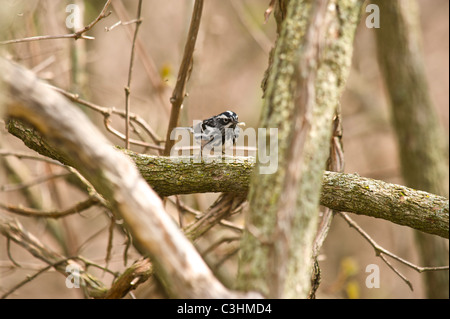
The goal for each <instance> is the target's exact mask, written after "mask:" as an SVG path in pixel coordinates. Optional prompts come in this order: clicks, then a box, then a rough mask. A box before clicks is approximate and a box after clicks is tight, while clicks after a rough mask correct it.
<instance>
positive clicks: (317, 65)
mask: <svg viewBox="0 0 450 319" xmlns="http://www.w3.org/2000/svg"><path fill="white" fill-rule="evenodd" d="M361 4H362V2H361V1H352V0H350V1H329V2H328V1H302V0H290V1H277V10H276V12H275V16H276V18H277V22H279V23H280V21H281V20H282V22H281V27H279V28H278V30H280V34H279V38H278V40H277V43H276V47H275V49H274V50H273V52H272V53H271V65H270V66H269V70H268V72H267V73H266V77H265V80H264V81H263V87H267V89H266V91H265V100H264V105H263V110H262V120H261V124H260V126H261V127H265V128H270V127H276V128H278V137H274V136H270V138H272V139H273V138H277V139H278V153H277V154H276V156H278V170H277V171H276V172H275V173H274V174H258V172H259V167H262V166H263V165H262V164H260V163H258V161H257V164H256V168H255V170H254V173H253V179H252V181H251V184H250V191H249V202H250V205H249V206H250V212H249V215H248V216H247V218H246V231H245V232H244V236H243V239H242V244H241V254H240V261H239V278H238V283H239V285H240V288H241V289H244V290H253V289H254V290H257V291H260V292H262V293H263V294H265V295H267V296H269V297H272V298H305V297H307V295H308V292H309V286H310V276H311V273H310V270H311V252H312V242H313V239H314V236H315V230H316V227H317V216H318V205H319V197H320V196H319V195H320V190H321V187H320V184H321V179H322V175H323V171H324V169H325V165H326V160H327V158H328V155H329V142H330V136H331V124H332V119H333V115H334V113H335V110H336V106H337V105H338V103H339V98H340V94H341V91H342V89H343V87H344V84H345V82H346V79H347V75H348V72H349V67H350V63H351V56H352V50H353V37H354V33H355V29H356V26H357V24H358V18H359V12H360V7H361ZM285 8H287V10H285ZM280 17H281V18H280ZM267 139H268V140H269V136H267ZM258 147H262V146H261V145H259V146H258Z"/></svg>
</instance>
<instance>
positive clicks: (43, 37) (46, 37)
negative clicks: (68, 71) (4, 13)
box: [0, 0, 112, 45]
mask: <svg viewBox="0 0 450 319" xmlns="http://www.w3.org/2000/svg"><path fill="white" fill-rule="evenodd" d="M111 1H112V0H107V1H106V3H105V5H104V6H103V9H102V11H101V12H100V14H99V15H98V16H97V17H96V18H95V20H94V21H92V22H91V23H89V24H88V25H87V26H85V27H84V28H83V29H81V30H78V31H77V32H75V33H69V34H64V35H40V36H34V37H27V38H21V39H14V40H7V41H1V42H0V45H6V44H14V43H22V42H31V41H41V40H55V39H74V40H78V39H85V40H93V39H95V38H94V37H90V36H86V35H84V33H86V32H88V31H89V30H91V29H92V28H93V27H94V26H95V25H96V24H97V23H98V22H99V21H100V20H102V19H104V18H106V17H108V16H109V15H110V14H111V11H109V12H107V9H108V7H109V5H110V4H111Z"/></svg>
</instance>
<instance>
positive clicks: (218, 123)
mask: <svg viewBox="0 0 450 319" xmlns="http://www.w3.org/2000/svg"><path fill="white" fill-rule="evenodd" d="M239 125H245V123H244V122H239V118H238V115H237V114H236V113H234V112H232V111H225V112H223V113H220V114H218V115H215V116H213V117H210V118H208V119H206V120H203V121H202V122H200V123H198V124H196V125H194V127H193V128H192V130H193V133H194V138H195V139H196V140H197V141H199V142H198V143H200V144H201V149H202V150H203V149H204V148H207V149H212V148H216V147H219V146H222V147H226V146H227V145H228V144H230V142H231V143H232V145H234V144H235V143H236V139H237V138H238V137H239V131H240V127H239Z"/></svg>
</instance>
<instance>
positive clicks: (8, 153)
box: [0, 149, 65, 166]
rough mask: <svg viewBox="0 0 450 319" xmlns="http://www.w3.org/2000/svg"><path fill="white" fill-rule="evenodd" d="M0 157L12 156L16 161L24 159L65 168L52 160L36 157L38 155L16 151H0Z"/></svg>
mask: <svg viewBox="0 0 450 319" xmlns="http://www.w3.org/2000/svg"><path fill="white" fill-rule="evenodd" d="M0 156H14V157H17V158H18V159H22V158H26V159H32V160H36V161H42V162H46V163H50V164H54V165H58V166H65V165H64V164H61V163H60V162H58V161H55V160H54V159H51V158H48V157H42V156H38V155H33V154H27V153H21V152H16V151H11V150H3V149H0Z"/></svg>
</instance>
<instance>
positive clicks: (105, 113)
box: [49, 85, 164, 150]
mask: <svg viewBox="0 0 450 319" xmlns="http://www.w3.org/2000/svg"><path fill="white" fill-rule="evenodd" d="M49 87H51V88H52V89H54V90H55V91H57V92H59V93H61V94H62V95H64V96H65V97H67V98H69V100H71V101H72V102H76V103H79V104H81V105H84V106H87V107H88V108H90V109H91V110H93V111H96V112H98V113H100V114H101V115H103V117H104V123H105V127H106V129H107V130H108V131H109V132H111V133H112V134H114V135H116V136H117V137H119V138H120V139H122V140H125V135H124V134H122V133H120V132H119V131H117V130H116V129H114V128H113V127H111V125H110V117H111V114H116V115H118V116H120V117H122V118H126V113H125V111H123V110H117V109H115V108H107V107H104V106H100V105H97V104H95V103H92V102H89V101H86V100H84V99H82V98H80V97H79V95H78V94H74V93H70V92H67V91H65V90H63V89H61V88H58V87H56V86H52V85H49ZM128 116H129V118H130V120H131V121H133V122H135V123H136V124H137V125H139V127H141V128H142V129H143V130H144V131H145V133H147V135H148V136H149V137H150V138H151V139H152V140H153V142H154V143H155V144H157V145H153V144H149V143H146V142H141V141H137V140H133V139H130V143H131V144H135V145H139V146H144V147H148V148H151V149H156V150H163V149H164V148H163V147H161V146H159V144H161V143H162V142H163V141H162V140H161V138H160V137H159V136H158V135H157V134H156V132H155V131H154V130H153V129H152V128H151V126H150V125H149V124H148V123H147V122H146V121H145V120H144V119H143V118H142V117H141V116H139V115H138V114H134V113H131V112H130V113H129V114H128Z"/></svg>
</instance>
